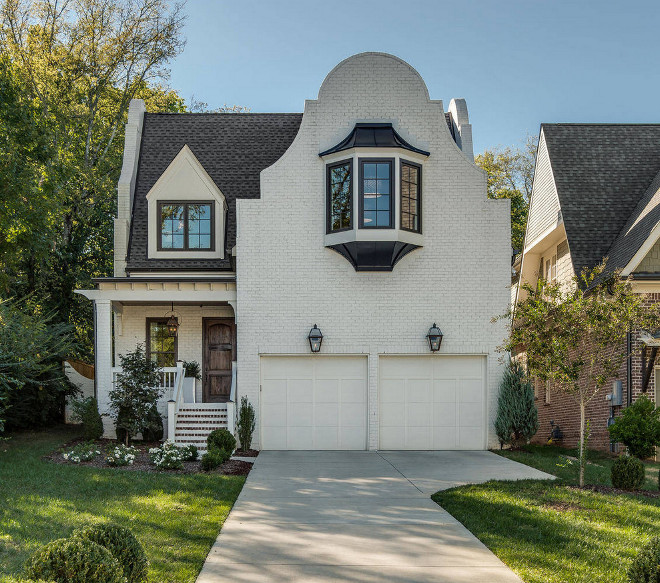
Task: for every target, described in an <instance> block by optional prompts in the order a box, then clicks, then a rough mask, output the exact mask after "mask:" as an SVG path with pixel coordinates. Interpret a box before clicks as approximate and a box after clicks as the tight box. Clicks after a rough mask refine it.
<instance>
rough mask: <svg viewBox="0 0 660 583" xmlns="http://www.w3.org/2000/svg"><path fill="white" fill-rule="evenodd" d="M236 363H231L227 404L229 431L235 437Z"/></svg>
mask: <svg viewBox="0 0 660 583" xmlns="http://www.w3.org/2000/svg"><path fill="white" fill-rule="evenodd" d="M236 370H237V364H236V361H234V362H232V363H231V389H230V390H229V401H228V402H227V429H228V430H229V432H230V433H231V434H232V435H234V432H235V430H236Z"/></svg>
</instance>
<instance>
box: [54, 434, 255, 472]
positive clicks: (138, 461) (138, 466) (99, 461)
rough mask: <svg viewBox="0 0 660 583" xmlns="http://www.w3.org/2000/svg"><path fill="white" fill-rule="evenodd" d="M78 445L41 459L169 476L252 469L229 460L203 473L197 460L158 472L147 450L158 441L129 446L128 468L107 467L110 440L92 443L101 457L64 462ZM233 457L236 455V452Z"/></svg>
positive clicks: (248, 463)
mask: <svg viewBox="0 0 660 583" xmlns="http://www.w3.org/2000/svg"><path fill="white" fill-rule="evenodd" d="M80 443H85V442H84V440H82V439H74V440H72V441H69V442H68V443H65V444H64V445H63V446H62V447H60V448H59V449H58V450H57V451H54V452H53V453H51V454H49V455H47V456H44V458H43V459H44V460H48V461H50V462H53V463H56V464H66V465H70V466H87V467H92V468H103V469H108V468H111V467H112V468H113V469H117V470H128V471H140V472H154V473H169V474H205V473H209V474H221V475H223V476H247V475H248V474H249V473H250V470H251V469H252V463H250V462H244V461H241V460H229V461H227V462H225V463H224V464H222V465H221V466H220V467H219V468H217V469H215V470H212V471H211V472H204V471H203V470H202V464H201V462H200V461H199V460H197V461H195V462H183V469H181V470H159V469H158V468H157V467H156V466H155V465H154V464H152V463H151V460H150V459H149V449H150V448H152V447H160V445H161V443H160V442H158V441H157V442H141V441H138V442H133V443H131V445H132V446H133V447H135V449H137V454H136V456H135V461H134V462H133V463H132V464H131V465H130V466H118V467H114V466H109V465H108V464H107V463H106V462H105V452H106V451H109V450H110V449H112V448H113V447H114V446H115V445H117V442H116V441H113V440H111V439H99V440H98V441H95V442H94V443H95V444H96V445H97V446H98V449H99V451H100V452H101V455H99V456H97V457H95V458H94V459H93V460H91V461H88V462H80V463H75V462H71V461H68V460H65V459H64V457H63V455H62V454H63V453H64V452H67V451H70V450H71V449H73V448H74V447H75V446H76V445H78V444H80ZM251 451H254V450H250V452H251ZM255 453H257V454H258V453H259V452H255ZM234 455H238V452H237V453H236V454H234ZM240 455H241V456H245V457H256V455H250V453H249V452H248V453H247V454H244V453H241V454H240ZM200 458H201V456H200Z"/></svg>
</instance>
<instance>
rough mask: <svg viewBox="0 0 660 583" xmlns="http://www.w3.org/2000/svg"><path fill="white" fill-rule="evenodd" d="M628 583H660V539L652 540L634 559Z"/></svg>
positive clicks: (629, 571)
mask: <svg viewBox="0 0 660 583" xmlns="http://www.w3.org/2000/svg"><path fill="white" fill-rule="evenodd" d="M628 583H660V537H655V538H653V539H651V541H650V542H649V543H647V544H646V545H645V546H644V547H642V550H641V551H640V552H639V554H638V555H637V556H636V557H635V558H634V559H633V562H632V564H631V565H630V569H628Z"/></svg>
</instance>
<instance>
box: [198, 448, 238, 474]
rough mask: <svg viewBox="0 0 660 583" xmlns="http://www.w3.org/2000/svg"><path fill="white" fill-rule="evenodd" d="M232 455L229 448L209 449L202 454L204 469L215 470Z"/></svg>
mask: <svg viewBox="0 0 660 583" xmlns="http://www.w3.org/2000/svg"><path fill="white" fill-rule="evenodd" d="M230 457H231V454H230V453H229V452H227V450H224V449H209V450H208V451H207V452H206V453H205V454H204V455H203V456H202V469H203V470H204V471H205V472H210V471H211V470H215V468H217V467H218V466H221V465H222V464H224V463H225V462H226V461H227V460H228V459H229V458H230Z"/></svg>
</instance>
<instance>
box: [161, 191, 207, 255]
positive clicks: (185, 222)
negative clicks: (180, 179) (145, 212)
mask: <svg viewBox="0 0 660 583" xmlns="http://www.w3.org/2000/svg"><path fill="white" fill-rule="evenodd" d="M158 215H159V224H160V237H159V240H158V249H159V250H163V249H167V250H174V251H188V250H194V249H202V250H206V251H210V250H213V246H214V240H213V205H212V203H206V202H185V203H184V202H181V203H180V202H163V203H160V204H159V205H158Z"/></svg>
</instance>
